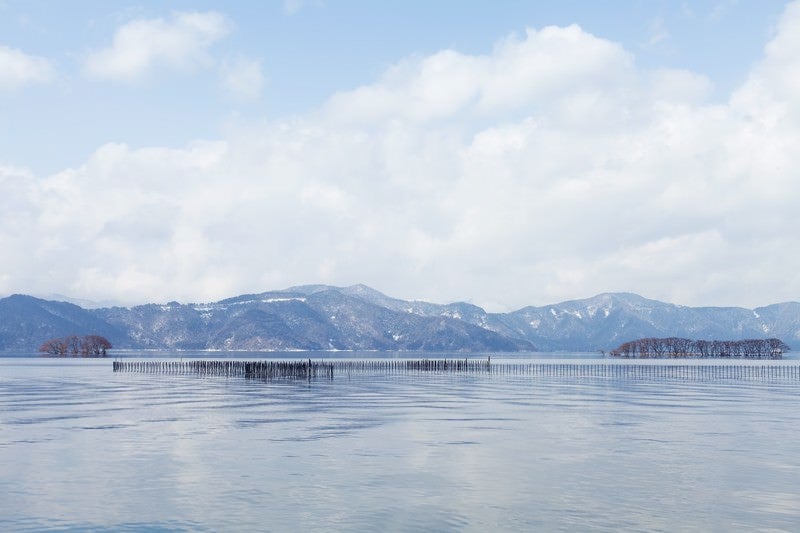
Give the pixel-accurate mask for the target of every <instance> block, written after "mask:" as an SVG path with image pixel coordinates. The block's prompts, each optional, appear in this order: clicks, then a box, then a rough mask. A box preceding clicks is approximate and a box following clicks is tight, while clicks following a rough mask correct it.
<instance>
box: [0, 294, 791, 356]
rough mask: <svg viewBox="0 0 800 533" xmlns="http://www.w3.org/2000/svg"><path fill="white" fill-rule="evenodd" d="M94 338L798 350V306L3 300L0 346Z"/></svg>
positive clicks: (264, 297)
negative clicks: (499, 308)
mask: <svg viewBox="0 0 800 533" xmlns="http://www.w3.org/2000/svg"><path fill="white" fill-rule="evenodd" d="M89 333H92V334H98V335H103V336H104V337H106V338H108V339H109V340H110V341H111V342H112V344H113V345H114V347H116V348H154V349H156V348H158V349H219V350H384V351H393V350H415V351H430V352H437V351H465V352H467V351H509V352H511V351H521V350H540V351H560V350H568V351H597V350H610V349H612V348H614V347H616V346H617V345H619V344H620V343H622V342H625V341H627V340H632V339H636V338H640V337H651V336H653V337H669V336H678V337H689V338H694V339H720V340H723V339H742V338H765V337H777V338H780V339H781V340H783V341H784V342H786V343H787V344H789V345H790V346H791V347H792V348H793V349H797V348H800V303H798V302H787V303H779V304H774V305H769V306H766V307H759V308H756V309H745V308H740V307H685V306H679V305H674V304H669V303H664V302H659V301H656V300H649V299H646V298H643V297H641V296H638V295H636V294H630V293H606V294H600V295H597V296H594V297H592V298H587V299H583V300H573V301H567V302H561V303H558V304H552V305H546V306H541V307H532V306H531V307H525V308H522V309H519V310H517V311H514V312H511V313H487V312H486V311H484V310H483V309H481V308H480V307H477V306H475V305H471V304H468V303H463V302H457V303H451V304H445V305H441V304H434V303H429V302H421V301H405V300H400V299H396V298H391V297H389V296H386V295H385V294H382V293H380V292H378V291H376V290H374V289H371V288H369V287H367V286H364V285H354V286H351V287H332V286H327V285H307V286H300V287H292V288H289V289H284V290H277V291H269V292H264V293H260V294H247V295H241V296H236V297H233V298H229V299H226V300H222V301H219V302H214V303H208V304H180V303H177V302H170V303H167V304H146V305H139V306H135V307H130V308H126V307H105V308H98V309H85V308H83V307H79V306H78V305H74V304H71V303H66V302H58V301H51V300H44V299H40V298H34V297H32V296H25V295H13V296H9V297H7V298H2V299H0V350H4V351H16V352H31V351H34V350H36V348H37V347H38V346H39V345H40V344H41V343H42V342H43V341H45V340H47V339H49V338H53V337H61V336H66V335H70V334H78V335H83V334H89Z"/></svg>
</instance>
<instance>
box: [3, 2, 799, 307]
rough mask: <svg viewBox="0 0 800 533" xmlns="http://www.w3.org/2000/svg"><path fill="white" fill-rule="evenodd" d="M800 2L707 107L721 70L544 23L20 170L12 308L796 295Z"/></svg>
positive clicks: (10, 175)
mask: <svg viewBox="0 0 800 533" xmlns="http://www.w3.org/2000/svg"><path fill="white" fill-rule="evenodd" d="M798 9H800V8H798V4H793V5H792V6H790V7H789V8H788V9H787V12H786V14H785V16H784V18H783V20H782V22H781V24H780V26H779V27H778V30H777V33H776V35H775V36H774V38H773V39H771V41H770V42H769V43H768V44H767V46H766V49H765V55H764V59H763V61H761V62H760V63H759V64H758V65H756V66H755V67H754V68H753V70H752V73H751V76H750V78H749V79H748V80H747V82H746V83H745V84H744V85H743V86H742V87H741V88H740V89H739V90H738V91H737V92H736V93H735V94H733V95H732V96H731V98H730V101H725V102H710V101H708V95H709V92H710V86H711V85H710V81H709V80H708V79H707V78H705V77H703V76H702V75H699V74H696V73H691V72H685V71H680V70H669V69H661V70H655V71H653V70H642V69H640V68H638V67H637V66H636V64H635V61H634V59H633V56H632V55H631V54H630V53H629V52H627V51H626V50H625V49H623V48H622V47H621V46H620V45H618V44H616V43H613V42H610V41H607V40H604V39H601V38H599V37H597V36H593V35H590V34H589V33H587V32H585V31H584V30H582V29H581V28H579V27H577V26H570V27H565V28H558V27H548V28H544V29H541V30H528V31H527V32H525V34H524V35H523V36H512V37H509V38H507V39H503V40H502V41H500V42H499V43H498V44H497V45H496V46H495V47H494V48H493V49H492V50H491V51H488V52H487V53H486V54H484V55H467V54H463V53H460V52H457V51H454V50H445V51H441V52H438V53H435V54H431V55H429V56H425V57H412V58H407V59H405V60H403V61H401V62H399V63H398V64H397V65H395V66H393V67H392V68H390V69H389V70H388V71H387V72H386V73H385V74H384V75H383V76H381V77H380V78H379V79H378V80H376V81H375V82H374V83H372V84H368V85H364V86H362V87H358V88H355V89H353V90H352V91H346V92H341V93H339V94H336V95H333V96H332V97H331V98H330V100H329V101H328V102H327V103H326V104H325V105H323V106H322V107H321V108H320V109H318V110H316V111H314V112H309V113H307V114H306V115H304V116H298V117H294V118H292V119H286V120H284V121H280V122H276V123H271V124H268V125H263V124H258V125H252V126H249V127H248V126H241V128H240V129H238V130H237V129H232V130H230V131H229V132H228V135H226V137H225V138H223V139H220V140H217V141H213V142H195V143H191V144H189V145H187V146H185V147H183V148H177V149H166V148H159V147H153V148H134V147H130V146H126V145H123V144H108V145H105V146H102V147H100V148H98V149H97V151H96V152H95V153H94V154H92V156H91V157H90V158H89V159H88V160H87V161H86V162H85V163H84V164H83V165H81V166H79V167H76V168H73V169H68V170H64V171H63V172H59V173H56V174H54V175H51V176H46V177H35V176H32V175H30V174H29V173H26V172H25V171H23V170H19V169H6V170H3V171H2V172H0V179H3V180H4V182H3V183H4V185H3V187H4V190H6V189H8V190H9V191H10V193H9V194H8V195H5V197H4V198H3V199H2V201H3V202H5V203H4V205H3V209H2V210H0V220H1V221H2V223H1V224H0V228H2V230H0V231H2V234H0V243H2V245H3V246H4V249H5V250H12V251H16V253H19V254H20V257H21V258H18V259H15V260H14V261H15V262H10V261H9V262H8V264H7V266H5V265H4V269H3V271H4V274H5V277H3V278H0V291H5V292H8V291H9V290H12V289H11V287H20V286H24V285H25V283H26V282H30V283H34V282H35V281H36V280H38V283H40V284H41V283H45V284H48V286H47V287H41V288H40V290H39V292H60V293H65V292H70V293H73V294H75V295H78V296H83V297H88V298H94V299H106V298H109V297H114V298H118V299H122V300H125V301H142V300H169V299H173V298H174V299H179V300H183V301H198V300H210V299H216V298H222V297H225V296H230V295H232V294H236V293H239V292H252V291H257V290H266V289H270V288H275V287H282V286H287V285H291V284H296V283H303V282H323V283H336V284H348V283H356V282H364V283H367V284H371V285H373V286H375V287H377V288H379V289H382V290H384V291H386V292H388V293H390V294H394V295H397V296H401V297H418V298H426V299H430V300H434V301H449V300H456V299H466V298H470V299H472V300H473V301H474V302H475V303H477V304H485V303H487V302H502V303H503V305H504V306H505V308H516V307H520V306H523V305H526V304H535V303H540V304H544V303H547V302H551V301H557V300H561V299H566V298H572V297H584V296H588V295H591V294H594V293H597V292H601V291H606V290H630V291H635V292H640V293H642V294H644V295H646V296H649V297H655V298H661V299H666V300H670V301H676V302H679V303H686V304H715V305H728V304H743V305H756V304H762V303H769V302H771V301H777V300H787V299H793V298H796V297H797V296H796V295H797V294H798V292H799V291H800V275H798V274H797V273H798V272H800V258H798V257H796V254H792V253H791V250H794V249H797V248H798V247H800V222H798V220H800V219H798V217H797V216H796V205H797V201H798V198H800V182H798V180H797V179H796V170H795V169H796V168H798V166H800V165H798V163H800V162H799V161H798V155H797V150H796V147H797V146H798V145H800V117H798V115H797V113H796V110H797V103H798V100H797V96H796V95H797V94H798V93H797V92H796V91H792V90H790V89H791V88H792V87H793V83H794V78H793V77H792V76H793V74H791V72H796V71H797V69H791V68H788V67H791V66H792V65H794V63H793V62H794V61H795V59H794V58H795V57H797V54H794V53H793V52H792V50H794V47H795V44H796V40H795V38H794V37H793V36H795V35H800V16H798ZM795 51H796V50H795ZM787 69H788V70H787ZM6 184H13V187H11V186H9V185H6ZM15 224H16V225H15ZM18 224H22V226H21V227H20V226H19V225H18ZM31 243H33V244H31ZM26 257H27V259H26ZM45 258H47V259H48V260H47V261H45V260H44V259H45ZM52 258H57V261H54V260H52ZM42 265H57V266H52V267H51V266H42ZM41 269H46V272H42V271H41ZM34 278H36V280H34ZM42 280H45V281H42Z"/></svg>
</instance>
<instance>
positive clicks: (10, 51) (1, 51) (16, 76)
mask: <svg viewBox="0 0 800 533" xmlns="http://www.w3.org/2000/svg"><path fill="white" fill-rule="evenodd" d="M54 77H55V68H53V65H52V64H51V63H50V61H48V60H47V59H45V58H43V57H38V56H33V55H29V54H26V53H25V52H22V51H21V50H17V49H16V48H9V47H7V46H2V45H0V89H16V88H18V87H22V86H23V85H27V84H29V83H44V82H48V81H51V80H52V79H53V78H54Z"/></svg>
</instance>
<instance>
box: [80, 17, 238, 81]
mask: <svg viewBox="0 0 800 533" xmlns="http://www.w3.org/2000/svg"><path fill="white" fill-rule="evenodd" d="M229 31H230V24H229V22H228V21H227V19H226V18H225V17H224V16H223V15H221V14H219V13H215V12H205V13H199V12H176V13H173V14H172V16H171V17H169V18H168V19H164V18H156V19H137V20H133V21H131V22H128V23H127V24H125V25H123V26H122V27H120V28H119V29H118V30H117V32H116V33H115V34H114V40H113V43H112V44H111V46H110V47H108V48H105V49H103V50H97V51H94V52H91V53H90V54H89V55H88V56H87V58H86V61H85V64H84V69H85V71H86V73H87V74H89V75H90V76H92V77H95V78H102V79H110V80H121V81H137V80H141V79H142V78H144V77H146V76H147V75H148V74H149V73H150V72H152V70H153V69H156V68H159V67H164V68H170V69H180V70H186V69H193V68H197V67H199V66H203V65H208V64H210V63H212V61H211V59H210V56H209V52H208V49H209V48H210V47H211V46H212V45H213V44H214V43H216V42H217V41H218V40H219V39H221V38H222V37H224V36H225V35H227V34H228V32H229Z"/></svg>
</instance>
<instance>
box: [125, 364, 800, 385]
mask: <svg viewBox="0 0 800 533" xmlns="http://www.w3.org/2000/svg"><path fill="white" fill-rule="evenodd" d="M113 370H114V372H133V373H144V374H173V375H196V376H222V377H241V378H246V379H258V380H274V379H306V380H312V379H334V378H341V377H349V376H369V375H373V376H390V375H415V374H416V375H421V374H431V373H442V374H444V373H450V374H494V375H501V376H503V375H505V376H531V377H535V378H609V379H633V380H665V379H678V380H689V381H717V380H756V381H797V382H800V363H794V362H790V363H789V362H777V363H764V362H751V361H736V362H721V363H705V362H691V363H686V362H661V361H659V362H646V363H642V362H637V363H633V362H619V361H610V360H598V361H597V362H594V361H593V362H587V361H569V362H564V361H558V362H549V361H536V362H531V361H525V362H492V361H491V358H490V359H482V360H479V359H376V360H352V361H348V360H334V361H312V360H310V359H307V360H300V361H271V360H263V361H237V360H230V361H228V360H217V361H211V360H190V361H114V363H113Z"/></svg>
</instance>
